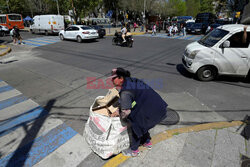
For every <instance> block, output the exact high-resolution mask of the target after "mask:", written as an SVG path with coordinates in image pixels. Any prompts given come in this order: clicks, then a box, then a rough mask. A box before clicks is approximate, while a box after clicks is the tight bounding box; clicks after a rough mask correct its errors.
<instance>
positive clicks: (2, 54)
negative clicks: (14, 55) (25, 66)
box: [0, 45, 11, 56]
mask: <svg viewBox="0 0 250 167" xmlns="http://www.w3.org/2000/svg"><path fill="white" fill-rule="evenodd" d="M0 48H7V46H6V45H1V46H0ZM10 51H11V48H10V47H8V48H7V50H6V51H4V52H3V53H0V56H4V55H6V54H7V53H9V52H10Z"/></svg>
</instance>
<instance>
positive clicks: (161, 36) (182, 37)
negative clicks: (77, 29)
mask: <svg viewBox="0 0 250 167" xmlns="http://www.w3.org/2000/svg"><path fill="white" fill-rule="evenodd" d="M139 36H144V37H153V38H157V37H158V38H169V39H184V40H196V41H197V40H199V39H200V38H201V36H199V37H197V36H195V35H186V36H182V35H175V36H168V34H157V35H155V36H154V35H151V34H144V35H139ZM194 37H197V38H194ZM193 38H194V39H193Z"/></svg>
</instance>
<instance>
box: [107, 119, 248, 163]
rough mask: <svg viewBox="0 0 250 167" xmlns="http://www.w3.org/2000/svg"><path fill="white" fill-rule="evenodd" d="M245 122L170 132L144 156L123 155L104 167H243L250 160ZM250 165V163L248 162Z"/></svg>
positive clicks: (155, 140) (143, 152) (157, 138)
mask: <svg viewBox="0 0 250 167" xmlns="http://www.w3.org/2000/svg"><path fill="white" fill-rule="evenodd" d="M241 124H242V122H241V121H233V122H217V123H208V124H200V125H195V126H190V127H183V128H178V129H172V130H166V131H164V132H162V133H159V134H157V135H155V136H153V137H152V144H153V148H152V149H151V150H147V149H145V148H143V147H140V148H139V149H140V155H139V156H137V157H128V156H124V155H123V154H119V155H117V156H115V157H114V158H112V159H110V160H109V161H108V162H107V163H106V164H105V165H104V167H114V166H122V167H130V166H137V167H144V166H147V167H151V166H152V167H155V166H168V167H175V166H176V167H182V166H192V167H201V166H202V167H215V166H217V167H222V166H225V167H239V166H241V163H242V162H243V160H242V159H244V157H245V156H246V157H249V156H250V142H249V141H247V140H245V139H244V137H242V136H241V135H240V133H241V132H242V130H243V129H244V126H240V125H241ZM244 163H248V165H250V160H249V159H248V160H247V159H246V160H244Z"/></svg>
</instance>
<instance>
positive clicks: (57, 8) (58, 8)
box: [56, 0, 60, 15]
mask: <svg viewBox="0 0 250 167" xmlns="http://www.w3.org/2000/svg"><path fill="white" fill-rule="evenodd" d="M56 5H57V12H58V15H60V12H59V4H58V0H56Z"/></svg>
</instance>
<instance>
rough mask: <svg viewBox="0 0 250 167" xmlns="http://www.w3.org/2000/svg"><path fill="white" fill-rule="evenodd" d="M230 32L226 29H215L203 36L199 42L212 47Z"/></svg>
mask: <svg viewBox="0 0 250 167" xmlns="http://www.w3.org/2000/svg"><path fill="white" fill-rule="evenodd" d="M228 33H229V32H228V31H226V30H222V29H214V30H213V31H211V32H210V33H208V34H207V35H205V36H204V37H203V38H201V39H200V40H199V41H198V43H199V44H201V45H204V46H207V47H212V46H214V45H215V44H216V43H217V42H218V41H220V40H221V39H222V38H223V37H224V36H225V35H227V34H228Z"/></svg>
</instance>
